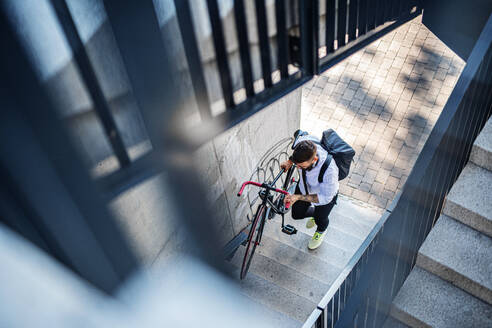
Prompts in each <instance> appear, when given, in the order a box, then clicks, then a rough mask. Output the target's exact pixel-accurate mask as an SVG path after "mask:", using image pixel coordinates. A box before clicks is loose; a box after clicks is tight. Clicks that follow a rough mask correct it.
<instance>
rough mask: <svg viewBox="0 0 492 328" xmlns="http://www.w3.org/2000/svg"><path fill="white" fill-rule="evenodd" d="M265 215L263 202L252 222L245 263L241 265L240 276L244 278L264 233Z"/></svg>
mask: <svg viewBox="0 0 492 328" xmlns="http://www.w3.org/2000/svg"><path fill="white" fill-rule="evenodd" d="M265 215H266V206H265V205H263V204H261V205H260V206H258V209H257V211H256V215H255V218H254V220H253V223H252V224H251V229H250V230H249V234H248V239H247V245H246V252H245V253H244V258H243V263H242V265H241V274H240V278H241V279H244V277H246V274H247V273H248V270H249V265H250V264H251V259H253V255H254V254H255V250H256V246H258V244H259V243H260V240H261V235H262V234H263V227H264V226H265Z"/></svg>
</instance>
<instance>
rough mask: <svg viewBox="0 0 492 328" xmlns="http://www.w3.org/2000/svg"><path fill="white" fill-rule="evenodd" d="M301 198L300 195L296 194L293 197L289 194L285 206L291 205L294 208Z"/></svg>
mask: <svg viewBox="0 0 492 328" xmlns="http://www.w3.org/2000/svg"><path fill="white" fill-rule="evenodd" d="M299 196H300V195H296V194H293V195H291V194H289V195H287V196H285V199H284V204H287V203H289V204H290V207H292V205H294V203H295V202H297V201H298V200H299Z"/></svg>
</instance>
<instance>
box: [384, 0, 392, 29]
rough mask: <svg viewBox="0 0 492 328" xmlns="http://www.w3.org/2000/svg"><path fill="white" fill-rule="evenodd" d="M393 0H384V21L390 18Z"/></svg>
mask: <svg viewBox="0 0 492 328" xmlns="http://www.w3.org/2000/svg"><path fill="white" fill-rule="evenodd" d="M393 3H394V0H384V23H386V22H389V21H390V20H391V12H392V11H393Z"/></svg>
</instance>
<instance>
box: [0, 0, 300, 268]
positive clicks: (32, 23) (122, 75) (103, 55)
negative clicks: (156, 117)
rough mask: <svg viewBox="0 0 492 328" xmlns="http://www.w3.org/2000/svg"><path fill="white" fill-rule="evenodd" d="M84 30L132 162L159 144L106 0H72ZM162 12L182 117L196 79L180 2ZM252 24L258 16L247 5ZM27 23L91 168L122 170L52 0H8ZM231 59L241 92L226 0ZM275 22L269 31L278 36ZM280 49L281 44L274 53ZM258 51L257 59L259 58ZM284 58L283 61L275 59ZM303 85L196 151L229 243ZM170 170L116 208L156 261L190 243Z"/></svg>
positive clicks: (199, 15)
mask: <svg viewBox="0 0 492 328" xmlns="http://www.w3.org/2000/svg"><path fill="white" fill-rule="evenodd" d="M67 2H68V5H69V8H70V11H71V12H72V14H73V16H74V21H75V23H76V25H77V28H78V30H79V33H80V34H81V37H82V39H83V41H84V43H85V46H86V50H87V52H88V55H89V57H90V60H91V62H92V65H93V67H94V70H95V72H96V75H97V78H98V80H99V83H100V85H101V88H102V90H103V93H104V95H105V97H106V99H107V101H108V104H109V106H110V109H111V111H112V113H113V116H114V117H115V120H116V123H117V126H118V128H119V131H120V132H121V134H122V137H123V141H124V143H125V145H126V146H127V148H128V149H129V152H130V157H131V158H132V159H134V158H137V157H138V156H140V155H141V154H143V153H145V152H147V151H149V150H150V149H151V146H150V143H149V141H148V138H147V135H146V131H145V126H144V124H143V121H142V119H141V117H140V112H139V110H138V108H137V106H136V105H135V101H134V99H133V95H132V93H131V88H130V84H129V82H128V79H127V76H126V72H125V69H124V66H123V63H122V60H121V58H120V56H119V51H118V48H117V45H116V43H115V40H114V38H113V35H112V33H111V29H110V26H109V23H108V22H107V20H106V16H105V13H104V9H103V6H102V4H101V2H100V1H99V0H90V1H83V2H80V1H75V0H74V1H72V0H69V1H67ZM154 3H155V5H156V13H157V16H158V19H159V23H160V25H161V28H162V31H163V39H164V42H165V44H166V49H167V51H168V52H169V53H168V55H169V56H170V57H171V58H173V59H174V60H175V64H176V65H175V68H176V70H175V71H173V72H169V74H170V76H172V77H173V78H174V79H175V81H176V83H178V84H179V86H180V90H181V94H180V95H178V97H180V98H181V99H182V107H183V117H189V116H193V114H195V113H196V112H197V107H196V104H195V99H194V97H193V93H192V92H190V90H193V89H192V86H191V80H190V76H189V74H188V72H187V65H186V61H185V56H184V52H183V47H182V43H181V39H180V38H179V37H176V36H177V35H179V29H178V26H177V21H176V17H175V13H174V8H173V5H172V1H169V0H156V1H155V2H154ZM204 3H205V2H203V3H202V4H201V5H199V6H194V7H193V17H194V21H195V22H196V24H197V25H196V26H195V29H196V31H197V35H198V39H199V42H200V49H201V51H202V60H203V64H204V65H205V74H206V80H207V86H208V87H209V93H210V97H211V100H212V102H214V101H216V100H218V99H219V98H220V95H221V91H220V88H219V85H220V83H219V80H218V78H217V70H216V63H215V59H214V56H213V51H212V49H213V47H212V41H211V31H210V27H209V26H208V24H209V23H208V21H207V20H206V19H204V18H206V17H207V16H205V15H203V12H204V11H205V10H206V7H205V5H204ZM273 3H274V1H273V0H269V1H267V2H266V5H267V10H268V16H269V18H272V17H273V15H274V11H273V9H274V7H273ZM248 4H249V5H248V10H247V15H248V20H251V17H253V16H254V12H253V7H251V6H250V5H251V2H248ZM2 5H3V6H5V7H6V8H7V10H8V11H9V13H10V17H11V19H12V22H13V24H15V25H16V26H18V32H19V34H20V36H21V39H22V40H24V43H25V46H26V48H27V50H28V52H29V53H30V54H31V59H32V61H33V64H34V66H35V67H36V69H37V70H38V74H39V78H40V79H41V80H42V81H44V84H45V87H46V89H47V91H48V92H49V93H50V94H51V98H52V100H53V101H54V103H55V105H56V106H57V108H58V109H59V111H60V115H61V116H62V118H63V119H64V120H65V122H66V124H67V126H68V127H69V129H70V131H71V133H72V135H73V141H74V143H75V144H76V146H77V147H78V148H79V149H80V151H81V152H82V153H83V154H84V155H85V156H84V157H85V159H86V164H87V167H88V168H89V169H90V170H91V171H92V173H93V176H94V177H98V176H102V175H104V174H107V173H109V172H111V171H114V170H116V169H117V168H118V164H117V161H116V160H115V158H114V156H112V150H111V148H110V146H109V143H108V141H107V138H106V136H105V134H104V132H103V129H102V126H101V123H100V121H99V119H98V117H97V115H96V113H95V111H94V109H93V108H92V102H91V99H90V95H89V94H88V92H87V90H86V89H85V86H84V84H83V82H82V80H81V77H80V74H79V72H78V69H77V65H76V64H75V62H74V61H73V59H72V53H71V51H70V49H69V47H68V45H67V44H66V41H65V40H64V36H63V33H62V32H61V29H60V27H59V25H58V24H57V20H56V17H55V15H54V13H53V11H52V9H51V7H50V5H49V3H48V2H47V1H46V0H35V1H30V0H23V1H15V0H11V1H7V2H5V3H3V4H2ZM221 16H222V17H223V22H224V26H225V30H226V31H227V32H226V34H227V35H226V38H227V42H228V44H229V47H228V52H229V55H230V58H231V66H232V69H231V71H232V75H233V81H234V85H235V89H238V88H240V87H241V86H242V78H241V70H240V64H239V56H238V49H237V42H236V41H235V40H234V37H235V34H234V33H233V34H231V33H230V32H231V31H233V30H234V29H233V26H232V24H233V23H234V20H233V15H232V1H223V2H221ZM273 22H274V21H273V20H271V19H270V24H269V27H270V32H269V34H270V36H271V37H273V36H274V34H275V30H274V24H273ZM254 23H255V22H254V20H253V23H252V24H251V25H250V26H251V28H250V44H251V47H252V49H253V58H252V59H253V62H254V64H255V65H254V67H253V68H254V71H255V76H257V77H259V76H260V69H259V63H260V62H259V59H258V57H259V52H258V49H257V48H258V38H257V35H256V28H255V24H254ZM274 52H275V49H274V47H272V58H273V59H274V58H275V57H276V56H275V55H274ZM255 53H256V55H255ZM273 63H275V61H273ZM300 100H301V91H300V89H299V90H296V91H294V92H292V93H291V94H289V95H288V96H286V97H284V98H283V99H281V100H279V101H277V102H276V103H274V104H272V105H270V106H269V107H268V108H266V109H264V110H262V111H261V112H259V113H257V114H256V115H254V116H253V117H251V118H249V119H248V120H246V121H244V122H243V123H241V124H239V125H238V126H236V127H234V128H232V129H230V130H229V131H227V132H225V133H223V134H222V135H220V136H219V137H217V138H215V139H214V140H213V141H211V142H209V143H208V144H206V145H204V146H203V147H202V148H201V149H199V150H198V151H197V153H196V154H195V155H194V158H195V160H196V161H197V163H200V165H199V167H200V168H201V169H202V171H203V172H202V174H201V176H202V177H203V180H204V181H203V182H204V183H205V184H206V185H209V186H211V188H210V191H209V194H208V198H209V201H210V203H211V204H212V207H213V208H214V211H215V213H216V215H215V216H214V217H213V218H210V224H211V225H213V226H215V227H217V229H218V230H219V231H220V236H221V243H225V242H226V241H228V240H230V238H232V237H233V236H234V235H235V234H237V233H238V232H239V231H240V230H241V229H242V228H243V227H244V226H246V224H247V219H246V213H247V212H248V211H249V207H248V206H247V204H246V202H245V200H244V199H238V198H237V197H236V196H235V195H236V193H237V191H238V188H239V185H240V183H241V182H242V181H244V180H247V179H248V178H249V176H250V175H251V172H252V171H253V170H254V167H255V165H256V163H257V162H258V160H259V159H260V157H261V156H262V155H263V154H264V153H265V152H266V151H267V150H268V149H269V148H270V147H271V146H272V145H273V144H274V143H275V142H276V141H278V140H279V139H283V138H285V137H288V136H291V135H292V133H293V132H294V131H295V130H296V129H297V128H298V127H299V124H300ZM165 181H166V175H165V173H164V174H162V175H160V176H157V177H154V178H152V179H150V180H148V181H146V182H145V183H143V184H141V185H138V186H136V187H134V188H133V189H131V190H129V191H127V192H125V193H124V194H122V195H120V196H119V197H118V198H117V199H115V200H114V201H113V202H112V203H111V204H110V207H111V209H112V210H113V212H114V213H115V214H116V217H117V218H118V221H119V222H120V224H121V227H122V228H123V230H124V231H125V232H126V233H127V235H128V236H129V242H130V244H131V246H132V248H133V249H134V250H135V253H136V254H137V256H138V257H139V258H140V259H141V260H142V262H143V263H146V264H149V263H152V262H153V261H154V260H155V259H156V257H158V256H160V257H167V256H170V255H171V254H173V253H174V251H176V250H178V249H180V248H181V247H182V246H183V245H184V244H183V242H182V241H184V240H185V238H186V232H185V231H183V230H182V229H180V225H179V218H177V217H176V215H175V214H174V213H176V211H175V210H174V209H173V204H172V202H171V201H170V197H169V195H170V192H172V190H169V189H166V188H165V187H163V186H165Z"/></svg>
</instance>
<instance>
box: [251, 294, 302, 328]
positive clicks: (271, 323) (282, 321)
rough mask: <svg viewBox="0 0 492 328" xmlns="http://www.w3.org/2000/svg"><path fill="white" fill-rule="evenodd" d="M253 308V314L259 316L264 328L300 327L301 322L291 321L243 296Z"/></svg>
mask: <svg viewBox="0 0 492 328" xmlns="http://www.w3.org/2000/svg"><path fill="white" fill-rule="evenodd" d="M243 296H244V297H245V298H247V299H248V300H249V301H250V302H251V303H252V305H253V306H254V311H255V314H258V315H261V316H262V317H263V319H264V322H263V323H264V326H265V327H272V328H299V327H301V326H302V322H300V321H297V320H295V319H292V318H290V317H288V316H286V315H284V314H282V313H280V312H278V311H275V310H273V309H270V308H268V307H266V306H264V305H262V304H259V303H257V302H255V300H254V299H252V298H250V297H249V296H247V295H243Z"/></svg>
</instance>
